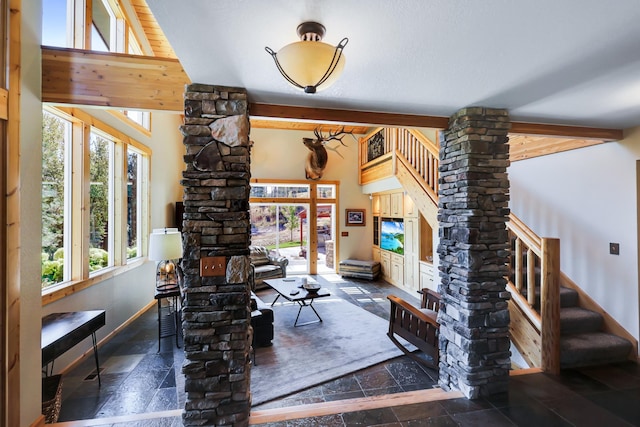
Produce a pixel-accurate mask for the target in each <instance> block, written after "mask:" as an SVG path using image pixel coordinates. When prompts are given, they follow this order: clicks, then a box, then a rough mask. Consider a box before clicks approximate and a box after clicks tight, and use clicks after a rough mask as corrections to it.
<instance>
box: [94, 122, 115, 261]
mask: <svg viewBox="0 0 640 427" xmlns="http://www.w3.org/2000/svg"><path fill="white" fill-rule="evenodd" d="M112 146H113V143H112V141H110V140H108V139H107V138H105V137H103V136H101V135H99V134H97V133H95V132H92V133H91V146H90V154H89V170H90V172H89V176H90V178H89V179H90V185H89V245H90V246H89V271H91V272H93V271H96V270H99V269H101V268H105V267H108V266H109V265H111V259H112V258H113V252H112V251H111V253H110V249H111V247H112V245H111V242H112V240H113V231H112V230H113V229H110V227H109V226H110V224H112V221H111V218H112V217H113V206H112V204H111V203H110V201H111V200H112V194H113V189H112V186H111V182H112V179H111V177H112V176H113V174H112V172H111V169H112V167H111V165H112V163H113V162H112V158H113V150H112Z"/></svg>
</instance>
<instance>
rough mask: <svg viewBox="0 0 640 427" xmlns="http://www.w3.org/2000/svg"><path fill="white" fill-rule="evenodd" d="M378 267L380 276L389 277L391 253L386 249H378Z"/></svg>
mask: <svg viewBox="0 0 640 427" xmlns="http://www.w3.org/2000/svg"><path fill="white" fill-rule="evenodd" d="M380 269H381V270H382V277H384V278H385V279H391V254H390V253H389V252H387V251H380Z"/></svg>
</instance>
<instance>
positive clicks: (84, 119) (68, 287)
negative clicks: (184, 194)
mask: <svg viewBox="0 0 640 427" xmlns="http://www.w3.org/2000/svg"><path fill="white" fill-rule="evenodd" d="M44 109H45V110H46V111H47V112H49V113H51V114H54V115H57V116H59V117H61V118H64V119H65V120H68V121H70V122H71V125H72V131H71V138H72V140H71V158H72V160H71V173H72V179H71V186H70V187H68V188H65V195H66V196H68V197H69V198H70V203H71V215H70V217H71V233H70V240H71V244H70V248H69V249H66V248H65V258H67V257H68V258H70V263H71V265H70V267H71V276H70V278H69V280H64V281H62V282H60V283H57V284H55V285H51V286H48V287H46V288H43V289H42V304H43V305H46V304H49V303H52V302H54V301H57V300H59V299H61V298H64V297H65V296H67V295H69V294H71V293H74V292H77V291H80V290H82V289H85V288H87V287H90V286H93V285H95V284H98V283H100V282H102V281H104V280H107V279H109V278H112V277H114V276H117V275H119V274H122V273H124V272H126V271H129V270H130V269H132V268H135V267H137V266H139V265H142V264H143V263H144V261H145V260H146V251H147V247H148V242H147V240H148V234H149V231H150V228H149V227H150V217H149V210H150V197H149V195H150V189H149V184H150V162H151V155H152V151H151V149H150V148H149V147H147V146H145V145H144V144H142V143H140V142H138V141H136V140H134V139H132V138H131V137H129V136H128V135H126V134H124V133H122V132H120V131H118V130H116V129H114V128H112V127H111V126H109V125H107V124H105V123H103V122H101V121H99V120H97V119H95V118H94V117H93V116H91V115H90V114H88V113H86V112H84V111H82V110H79V109H76V108H66V107H51V106H45V107H44ZM92 131H94V132H96V133H98V134H100V136H102V137H105V135H106V136H107V139H108V140H110V141H111V142H112V143H113V149H112V150H111V151H112V153H113V154H112V157H113V162H112V168H111V169H112V172H110V175H111V176H110V180H109V182H110V185H113V189H112V190H113V192H112V198H113V200H114V201H115V202H114V203H111V205H112V206H113V208H112V213H110V215H111V219H110V221H109V227H111V228H112V232H111V233H109V234H111V235H112V237H111V238H113V243H112V244H110V245H109V246H110V247H109V249H110V251H112V253H113V255H112V256H111V257H110V265H109V266H108V267H105V268H102V269H100V270H97V271H94V272H91V273H90V272H89V246H90V245H89V185H90V182H89V181H90V180H89V171H90V170H89V151H90V149H89V147H90V144H89V142H90V138H91V133H92ZM129 149H131V150H133V151H135V152H136V153H138V154H140V160H141V161H140V164H139V165H138V169H139V170H138V174H139V175H140V176H141V179H140V182H139V184H138V185H139V188H140V198H141V201H140V202H139V205H138V208H139V209H138V210H139V211H140V212H139V213H138V215H139V218H140V219H139V233H140V234H139V236H138V239H139V240H140V242H139V243H138V246H139V248H140V249H139V252H138V253H137V254H136V255H137V256H136V257H135V258H129V259H127V256H126V253H127V252H126V251H127V222H128V221H127V215H126V210H127V198H126V187H127V179H126V177H127V152H128V150H129ZM68 252H70V253H68Z"/></svg>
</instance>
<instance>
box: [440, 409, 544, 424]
mask: <svg viewBox="0 0 640 427" xmlns="http://www.w3.org/2000/svg"><path fill="white" fill-rule="evenodd" d="M451 418H452V419H453V420H454V421H455V422H456V423H458V425H461V426H491V427H507V426H514V425H515V424H514V423H512V422H511V421H509V419H508V418H507V417H505V416H504V415H503V414H502V413H501V412H500V411H499V410H498V409H483V410H482V411H471V412H461V413H459V414H455V415H452V416H451ZM540 426H544V427H547V426H546V425H545V424H538V427H540Z"/></svg>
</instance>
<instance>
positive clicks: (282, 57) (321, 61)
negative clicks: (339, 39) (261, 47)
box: [277, 41, 345, 90]
mask: <svg viewBox="0 0 640 427" xmlns="http://www.w3.org/2000/svg"><path fill="white" fill-rule="evenodd" d="M277 55H278V61H279V62H280V66H281V67H282V69H283V70H284V72H285V73H287V75H288V76H289V77H291V79H292V80H293V81H295V82H296V83H298V84H299V85H300V86H302V87H303V88H306V87H309V86H315V85H316V84H317V83H318V82H319V81H320V80H321V79H322V78H323V77H324V75H325V74H326V73H327V70H329V69H330V68H331V67H332V64H333V61H334V59H335V56H336V48H335V47H334V46H331V45H329V44H327V43H323V42H316V41H299V42H295V43H291V44H288V45H286V46H285V47H283V48H282V49H280V50H279V51H278V54H277ZM344 64H345V58H344V55H342V54H340V55H339V57H338V60H337V63H336V65H335V68H334V70H333V72H332V73H331V74H330V75H329V76H328V77H327V79H326V80H325V81H324V82H323V83H321V84H320V85H318V86H316V90H322V89H326V88H328V87H329V86H331V85H332V84H333V83H335V81H336V80H337V79H338V77H340V75H341V74H342V70H343V69H344Z"/></svg>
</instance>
